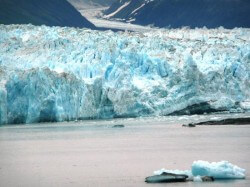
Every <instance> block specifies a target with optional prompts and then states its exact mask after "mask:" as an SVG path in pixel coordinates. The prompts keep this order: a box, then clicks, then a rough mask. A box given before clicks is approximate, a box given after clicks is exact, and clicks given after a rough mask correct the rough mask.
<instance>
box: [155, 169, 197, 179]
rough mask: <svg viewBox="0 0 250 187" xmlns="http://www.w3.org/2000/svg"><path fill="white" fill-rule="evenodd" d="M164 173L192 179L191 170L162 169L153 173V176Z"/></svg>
mask: <svg viewBox="0 0 250 187" xmlns="http://www.w3.org/2000/svg"><path fill="white" fill-rule="evenodd" d="M164 172H166V173H173V174H177V175H187V176H188V178H192V173H191V170H167V169H164V168H162V169H160V170H157V171H154V175H161V174H162V173H164Z"/></svg>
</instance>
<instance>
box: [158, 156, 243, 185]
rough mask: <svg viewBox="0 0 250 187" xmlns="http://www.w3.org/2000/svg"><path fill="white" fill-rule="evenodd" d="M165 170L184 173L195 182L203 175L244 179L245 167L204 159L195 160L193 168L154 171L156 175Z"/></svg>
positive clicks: (216, 177)
mask: <svg viewBox="0 0 250 187" xmlns="http://www.w3.org/2000/svg"><path fill="white" fill-rule="evenodd" d="M163 172H167V173H174V174H184V175H187V176H188V178H189V179H190V180H193V181H194V182H202V180H201V177H202V176H210V177H213V178H214V179H244V178H245V177H246V176H245V172H246V170H245V169H242V168H240V167H238V166H236V165H233V164H231V163H230V162H228V161H220V162H211V163H210V162H207V161H203V160H198V161H194V162H193V164H192V166H191V170H166V169H164V168H163V169H160V170H157V171H154V175H161V174H162V173H163Z"/></svg>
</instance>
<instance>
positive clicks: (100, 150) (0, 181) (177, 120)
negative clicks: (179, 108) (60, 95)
mask: <svg viewBox="0 0 250 187" xmlns="http://www.w3.org/2000/svg"><path fill="white" fill-rule="evenodd" d="M247 115H248V114H240V115H239V114H238V115H237V116H238V117H242V116H247ZM229 116H231V117H232V115H206V116H197V115H195V116H182V117H155V118H137V119H116V120H102V121H79V122H65V123H48V124H32V125H9V126H2V127H0V156H1V159H0V186H1V187H2V186H3V187H5V186H6V187H9V186H25V187H27V186H42V187H43V186H46V187H48V186H166V184H153V185H150V184H145V183H144V178H145V177H146V176H149V175H152V173H153V171H155V170H158V169H161V168H163V167H164V168H166V169H190V167H191V164H192V162H193V161H194V160H207V161H221V160H228V161H230V162H231V163H233V164H236V165H238V166H240V167H242V168H245V169H246V170H247V178H246V180H236V181H217V182H214V183H202V184H200V183H192V182H189V183H179V184H168V186H249V185H250V181H249V171H250V160H249V158H250V144H249V142H250V125H237V126H232V125H231V126H198V127H195V128H185V127H181V125H182V124H183V123H189V122H198V121H203V120H213V119H223V118H226V117H229ZM115 124H123V125H125V128H112V126H113V125H115Z"/></svg>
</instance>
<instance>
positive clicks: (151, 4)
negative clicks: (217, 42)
mask: <svg viewBox="0 0 250 187" xmlns="http://www.w3.org/2000/svg"><path fill="white" fill-rule="evenodd" d="M125 3H129V4H128V5H127V6H126V7H124V8H122V9H121V10H120V11H118V12H116V14H114V15H112V18H119V19H124V20H126V21H130V22H131V23H136V24H140V25H150V24H151V25H154V26H157V27H171V28H180V27H183V26H189V27H191V28H195V27H204V26H206V27H207V28H216V27H220V26H223V27H225V28H234V27H245V28H249V27H250V19H249V15H250V1H249V0H117V2H116V3H114V4H113V5H112V6H111V7H110V8H109V9H108V10H107V11H106V12H105V14H106V15H108V14H111V13H113V12H115V11H116V10H118V9H119V8H120V7H121V6H123V5H124V4H125Z"/></svg>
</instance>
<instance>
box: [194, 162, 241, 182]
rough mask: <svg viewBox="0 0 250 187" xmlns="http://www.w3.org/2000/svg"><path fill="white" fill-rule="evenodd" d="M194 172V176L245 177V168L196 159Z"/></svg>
mask: <svg viewBox="0 0 250 187" xmlns="http://www.w3.org/2000/svg"><path fill="white" fill-rule="evenodd" d="M192 174H193V175H194V176H198V175H199V176H213V177H214V178H215V179H244V178H245V169H242V168H240V167H238V166H236V165H233V164H231V163H229V162H228V161H221V162H212V163H209V162H206V161H202V160H199V161H195V162H194V163H193V165H192Z"/></svg>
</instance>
